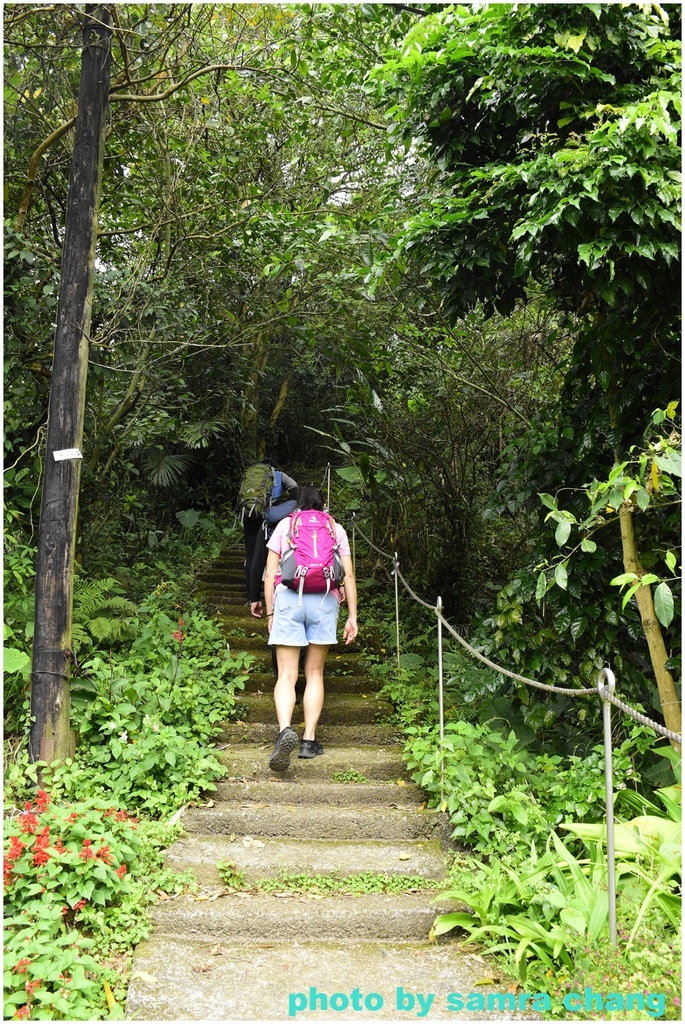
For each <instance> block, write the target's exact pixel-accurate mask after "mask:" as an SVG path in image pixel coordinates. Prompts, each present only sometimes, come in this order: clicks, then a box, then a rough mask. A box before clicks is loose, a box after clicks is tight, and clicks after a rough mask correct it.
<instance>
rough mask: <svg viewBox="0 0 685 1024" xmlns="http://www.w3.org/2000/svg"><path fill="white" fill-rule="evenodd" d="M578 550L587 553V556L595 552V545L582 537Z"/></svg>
mask: <svg viewBox="0 0 685 1024" xmlns="http://www.w3.org/2000/svg"><path fill="white" fill-rule="evenodd" d="M580 548H581V551H587V552H588V553H589V554H592V552H593V551H596V550H597V545H596V544H595V542H594V540H590V538H589V537H583V539H582V540H581V542H580Z"/></svg>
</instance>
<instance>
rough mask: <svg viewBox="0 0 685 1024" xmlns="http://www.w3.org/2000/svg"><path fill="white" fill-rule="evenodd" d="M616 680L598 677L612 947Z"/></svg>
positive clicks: (614, 938)
mask: <svg viewBox="0 0 685 1024" xmlns="http://www.w3.org/2000/svg"><path fill="white" fill-rule="evenodd" d="M615 688H616V678H615V676H614V673H613V672H612V671H611V669H610V668H603V669H602V671H601V672H600V673H599V676H598V677H597V689H598V690H599V695H600V697H601V698H602V713H603V719H604V781H605V787H606V821H607V882H608V888H609V938H610V940H611V944H612V946H616V945H617V944H618V930H617V927H616V852H615V847H614V782H613V766H612V750H611V702H610V701H608V700H607V699H606V696H605V693H609V694H613V692H614V690H615Z"/></svg>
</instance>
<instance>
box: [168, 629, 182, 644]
mask: <svg viewBox="0 0 685 1024" xmlns="http://www.w3.org/2000/svg"><path fill="white" fill-rule="evenodd" d="M171 635H172V637H173V638H174V640H177V641H178V642H179V644H182V643H183V641H184V640H185V636H184V635H183V633H182V632H181V630H180V629H177V630H176V632H175V633H172V634H171Z"/></svg>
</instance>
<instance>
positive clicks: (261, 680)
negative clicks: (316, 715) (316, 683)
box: [240, 672, 382, 695]
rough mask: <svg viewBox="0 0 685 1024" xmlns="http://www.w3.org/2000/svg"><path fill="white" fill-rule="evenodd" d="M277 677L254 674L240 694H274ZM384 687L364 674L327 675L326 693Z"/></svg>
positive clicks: (366, 690) (269, 674)
mask: <svg viewBox="0 0 685 1024" xmlns="http://www.w3.org/2000/svg"><path fill="white" fill-rule="evenodd" d="M275 682H276V677H275V676H274V674H273V672H252V673H250V677H249V679H248V681H247V682H246V684H245V689H244V690H241V691H240V693H245V694H248V693H258V692H261V693H269V694H273V689H274V684H275ZM300 684H301V685H302V686H304V673H302V672H300ZM381 686H382V683H381V682H380V680H376V679H373V678H372V677H371V676H366V675H364V674H363V673H360V674H359V675H328V674H327V675H326V693H327V694H328V693H348V694H349V693H365V694H369V695H371V694H374V693H377V692H378V691H379V690H380V688H381Z"/></svg>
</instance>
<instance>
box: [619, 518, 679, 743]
mask: <svg viewBox="0 0 685 1024" xmlns="http://www.w3.org/2000/svg"><path fill="white" fill-rule="evenodd" d="M619 519H620V523H621V543H622V545H623V565H624V567H625V571H626V572H634V573H635V574H636V575H637V576H640V577H641V576H643V575H644V569H643V568H642V566H641V565H640V559H639V556H638V553H637V543H636V540H635V524H634V522H633V510H632V508H631V507H630V506H629V505H628V504H627V503H626V502H624V503H623V505H622V507H621V510H620V513H619ZM635 599H636V601H637V607H638V609H639V612H640V618H641V619H642V628H643V630H644V634H645V637H646V639H647V646H648V647H649V656H650V658H651V660H652V668H653V669H654V675H655V677H656V685H657V688H658V690H659V698H660V700H661V712H662V714H663V716H664V723H665V725H666V728H667V729H670V730H671V732H676V733H679V734H682V718H681V713H680V701H679V700H678V694H677V693H676V688H675V683H674V681H673V676H672V675H671V673H670V672H669V670H668V669H667V668H666V662H667V661H668V652H667V650H666V644H665V643H664V638H663V634H662V632H661V626H660V625H659V620H658V619H657V617H656V612H655V611H654V598H653V596H652V588H651V587H650V586H649V585H645V586H642V587H638V589H637V590H636V591H635ZM671 743H672V745H673V746H674V747H675V749H676V750H677V751H678V753H680V746H679V745H678V744H677V743H674V742H673V741H671Z"/></svg>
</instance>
